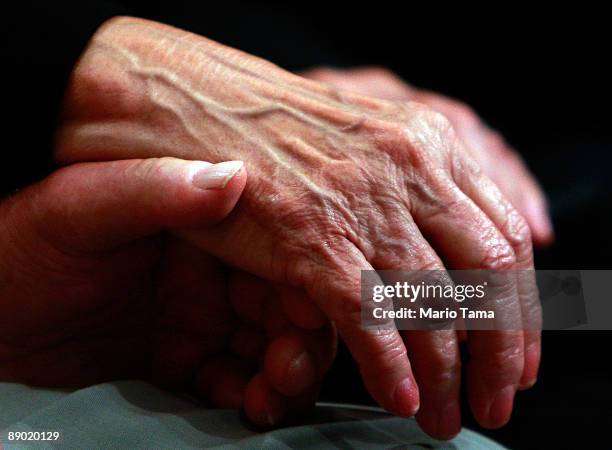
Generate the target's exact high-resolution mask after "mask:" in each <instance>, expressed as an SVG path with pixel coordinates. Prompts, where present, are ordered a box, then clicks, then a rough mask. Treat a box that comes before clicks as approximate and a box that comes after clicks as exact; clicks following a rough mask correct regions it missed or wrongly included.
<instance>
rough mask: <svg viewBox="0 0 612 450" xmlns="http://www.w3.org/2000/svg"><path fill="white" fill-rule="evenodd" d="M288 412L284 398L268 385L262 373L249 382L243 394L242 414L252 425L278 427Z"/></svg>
mask: <svg viewBox="0 0 612 450" xmlns="http://www.w3.org/2000/svg"><path fill="white" fill-rule="evenodd" d="M288 410H289V405H288V402H287V399H286V397H284V396H283V395H282V394H280V393H279V392H278V391H276V390H275V389H274V388H273V387H272V386H271V385H270V383H269V382H268V380H267V379H266V376H265V375H264V374H263V373H259V374H257V375H255V377H253V378H252V379H251V380H250V381H249V383H248V385H247V387H246V390H245V394H244V412H245V414H246V415H247V417H248V418H249V419H250V420H251V421H252V422H253V423H255V424H257V425H260V426H265V427H271V426H274V425H278V424H279V423H281V422H282V420H283V419H284V418H285V417H286V415H287V412H288Z"/></svg>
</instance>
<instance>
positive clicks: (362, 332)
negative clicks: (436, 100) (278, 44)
mask: <svg viewBox="0 0 612 450" xmlns="http://www.w3.org/2000/svg"><path fill="white" fill-rule="evenodd" d="M56 150H57V151H56V158H57V160H58V161H60V162H63V163H74V162H78V161H84V160H90V161H96V160H98V161H99V160H113V159H120V158H129V157H142V156H147V157H148V156H163V155H176V156H181V157H183V158H193V159H206V160H210V161H221V160H226V159H240V160H244V161H245V163H246V165H247V167H248V170H249V184H248V186H247V188H246V189H245V192H244V195H243V197H242V199H241V202H240V204H239V206H238V208H236V209H235V210H234V211H233V212H232V214H231V215H230V216H229V217H228V218H227V220H225V221H224V223H223V224H222V225H220V226H216V227H212V228H210V229H208V230H207V231H206V233H201V232H199V231H198V230H196V229H193V230H184V231H183V232H181V233H180V235H181V236H183V237H185V238H187V239H189V240H190V241H191V242H194V243H196V244H197V245H198V246H200V247H201V248H203V249H205V250H206V251H208V252H210V253H211V254H213V255H215V256H217V257H219V258H221V259H222V260H224V261H225V262H226V263H228V264H230V265H231V266H233V267H236V268H239V269H241V270H243V271H245V272H247V273H250V274H253V275H256V276H258V277H262V278H265V279H267V280H268V281H272V282H274V283H280V284H282V285H287V286H291V287H292V288H294V289H296V290H298V291H299V292H300V294H301V295H303V296H306V297H308V298H309V299H310V300H311V301H314V302H315V303H316V304H317V305H318V306H319V308H320V309H321V310H322V311H323V312H324V313H325V315H326V317H327V318H328V319H329V320H332V321H334V322H335V324H336V326H337V329H338V331H339V332H340V334H341V336H342V337H343V339H344V340H345V341H346V343H347V345H348V347H349V348H350V350H351V352H352V354H353V356H354V358H355V359H356V361H357V363H358V364H359V367H360V370H361V374H362V376H363V379H364V381H365V384H366V386H367V387H368V389H369V391H370V392H371V394H372V395H373V396H374V397H375V399H376V400H377V401H378V402H379V403H380V404H381V405H382V406H383V407H385V408H386V409H388V410H389V411H392V412H394V413H396V414H398V415H403V416H410V415H413V414H415V413H416V411H417V410H419V405H421V409H420V411H419V420H420V422H421V424H422V426H423V427H424V428H425V429H426V430H427V431H428V432H429V433H431V434H433V435H435V436H437V437H441V438H446V437H450V436H452V435H454V434H456V433H457V432H458V431H459V428H460V412H459V403H458V402H459V386H460V359H459V351H458V345H457V335H456V333H455V332H454V331H452V330H449V331H440V332H436V333H427V332H411V333H403V334H402V335H400V333H399V332H398V331H397V330H395V329H391V328H389V329H377V330H372V329H365V328H364V327H362V324H361V317H360V312H361V298H360V297H361V296H360V294H361V292H360V275H361V270H372V269H397V270H422V269H436V270H440V271H444V270H445V269H446V268H453V269H533V257H532V246H531V235H530V230H529V227H528V225H527V223H526V221H525V220H524V219H523V217H522V216H521V215H520V214H519V213H518V212H517V211H516V209H515V208H514V207H513V206H512V204H511V202H510V201H509V200H508V199H507V198H506V197H505V196H504V195H503V194H502V193H501V192H500V191H499V189H498V187H497V186H496V185H495V183H493V182H492V181H491V180H490V178H488V177H487V176H486V175H485V174H484V172H483V171H482V169H481V168H480V166H479V165H478V163H477V162H476V161H475V160H474V159H473V157H472V156H471V155H470V154H469V153H468V152H467V151H466V149H465V148H464V147H463V145H462V144H461V141H460V140H459V139H458V138H457V136H456V135H455V133H454V131H453V128H452V126H451V124H450V123H449V121H448V120H447V119H446V118H445V117H444V116H443V115H441V114H440V113H438V112H436V111H435V110H433V109H431V108H429V107H427V106H424V105H420V104H416V103H407V102H403V103H400V102H389V101H385V100H380V99H375V98H370V97H365V96H362V95H359V94H355V93H350V92H346V91H341V90H338V89H336V88H333V87H330V86H329V85H324V84H321V83H318V82H314V81H312V80H307V79H304V78H302V77H298V76H295V75H293V74H290V73H287V72H285V71H283V70H281V69H279V68H278V67H276V66H274V65H272V64H270V63H268V62H266V61H262V60H260V59H257V58H254V57H252V56H249V55H246V54H244V53H242V52H239V51H236V50H233V49H230V48H228V47H225V46H222V45H220V44H217V43H214V42H211V41H209V40H207V39H205V38H202V37H200V36H196V35H192V34H189V33H186V32H183V31H180V30H177V29H174V28H171V27H167V26H164V25H161V24H157V23H153V22H147V21H143V20H138V19H131V18H117V19H113V20H111V21H110V22H107V24H105V26H103V27H102V28H101V29H100V30H99V31H98V32H97V33H96V35H95V36H94V38H93V39H92V41H91V43H90V45H89V46H88V48H87V50H86V51H85V53H84V54H83V56H82V58H81V60H80V62H79V64H78V66H77V67H76V68H75V71H74V73H73V77H72V80H71V82H70V84H69V87H68V90H67V93H66V99H65V104H64V118H63V122H62V124H61V126H60V129H59V130H58V138H57V149H56ZM504 288H505V292H506V293H505V295H504V297H503V298H496V299H493V300H492V303H493V304H496V305H499V307H500V308H502V309H503V314H505V315H510V316H512V317H517V318H521V320H522V322H523V325H524V326H523V328H524V329H525V330H537V329H538V328H539V322H540V320H541V318H540V309H539V304H538V294H537V289H536V287H535V283H534V282H533V279H532V277H530V276H526V277H524V276H523V277H519V278H514V279H511V280H510V281H509V282H508V284H507V285H505V286H504ZM301 295H300V296H301ZM468 346H469V350H470V361H469V367H468V380H467V383H468V391H469V398H470V403H471V407H472V410H473V412H474V414H475V416H476V418H477V419H478V421H479V422H480V423H481V424H483V425H484V426H487V427H497V426H501V425H503V424H504V423H505V422H506V421H507V420H508V419H509V417H510V414H511V411H512V405H513V399H514V396H515V392H516V390H517V389H518V388H523V387H527V386H529V385H531V384H532V383H534V382H535V379H536V374H537V369H538V363H539V357H540V335H539V332H538V331H526V332H523V330H516V331H490V332H486V331H476V332H471V333H469V334H468ZM407 353H409V356H410V360H409V358H408V354H407ZM413 370H414V372H415V375H416V378H417V379H418V382H419V385H418V387H417V383H416V381H415V376H414V375H413ZM419 396H420V397H421V398H422V402H420V400H419Z"/></svg>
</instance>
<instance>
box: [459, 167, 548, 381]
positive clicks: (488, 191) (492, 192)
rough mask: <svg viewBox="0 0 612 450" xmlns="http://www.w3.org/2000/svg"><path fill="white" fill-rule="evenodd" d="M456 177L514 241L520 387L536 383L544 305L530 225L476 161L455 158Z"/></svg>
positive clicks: (507, 238) (463, 188)
mask: <svg viewBox="0 0 612 450" xmlns="http://www.w3.org/2000/svg"><path fill="white" fill-rule="evenodd" d="M455 164H456V167H455V169H454V170H453V174H454V179H455V182H456V183H457V185H458V186H459V187H460V188H461V190H462V191H463V192H464V193H465V194H466V195H468V196H469V197H470V198H471V199H472V200H473V201H474V203H476V205H478V206H479V207H480V209H482V211H483V212H484V213H485V214H487V215H488V217H489V218H490V219H491V220H492V221H493V223H494V224H495V225H496V226H497V228H498V229H499V230H501V232H502V234H503V235H504V237H505V238H506V240H507V242H509V243H510V244H511V245H512V249H513V251H514V255H515V260H516V262H515V268H516V269H517V287H518V294H519V300H520V306H521V317H522V326H523V328H522V329H523V333H524V346H525V347H524V355H525V359H524V367H523V374H522V377H521V381H520V385H519V387H520V388H521V389H524V388H527V387H530V386H531V385H533V384H534V383H535V381H536V378H537V373H538V366H539V361H540V348H541V347H540V334H541V333H540V330H541V327H542V309H541V305H540V301H539V295H538V287H537V284H536V279H535V269H534V265H533V250H532V244H531V242H532V240H531V235H530V228H529V226H528V225H527V223H526V221H525V220H524V219H523V218H522V217H521V216H520V215H519V213H518V212H517V211H516V210H515V209H514V207H513V206H512V205H511V204H510V202H509V201H508V200H506V199H505V197H504V196H503V195H502V194H501V192H500V191H499V189H498V188H497V186H496V185H495V184H494V183H493V182H492V181H491V180H490V179H489V178H488V177H487V176H485V175H484V174H483V173H482V172H481V171H480V170H478V169H477V168H476V167H475V166H474V164H471V163H470V162H466V160H465V159H462V160H460V161H457V162H455Z"/></svg>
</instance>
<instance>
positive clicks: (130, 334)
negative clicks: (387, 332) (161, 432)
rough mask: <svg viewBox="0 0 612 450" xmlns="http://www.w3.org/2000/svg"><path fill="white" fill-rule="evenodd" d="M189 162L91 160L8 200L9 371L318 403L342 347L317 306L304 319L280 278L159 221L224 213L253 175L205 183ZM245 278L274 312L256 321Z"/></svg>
mask: <svg viewBox="0 0 612 450" xmlns="http://www.w3.org/2000/svg"><path fill="white" fill-rule="evenodd" d="M186 167H187V166H186V164H185V163H182V162H180V161H178V160H172V159H168V158H166V159H161V160H155V159H151V160H141V161H136V160H135V161H118V162H112V163H98V164H79V165H75V166H71V167H69V168H66V169H63V170H60V171H58V172H56V173H55V174H53V175H51V176H50V177H49V178H47V179H46V180H44V181H42V182H40V183H38V184H36V185H33V186H30V187H29V188H27V189H25V190H23V191H21V192H20V193H18V194H16V195H15V196H13V197H12V198H10V199H8V200H6V201H4V202H2V203H0V217H1V221H0V230H1V231H2V232H1V233H0V253H1V254H2V255H3V258H2V261H1V262H0V280H2V283H0V310H1V311H2V314H0V328H1V329H2V335H1V336H0V380H2V381H19V382H24V383H29V384H33V385H39V386H55V387H80V386H86V385H91V384H94V383H100V382H105V381H111V380H116V379H125V378H144V379H148V380H151V381H154V382H157V383H160V384H161V385H163V386H168V387H172V388H175V389H177V388H178V389H188V390H195V392H196V393H199V394H200V395H201V396H202V397H203V398H204V399H206V400H208V401H210V402H211V403H212V404H213V405H215V406H219V407H225V408H243V407H244V409H245V411H246V413H247V416H248V417H250V418H251V419H252V420H253V421H254V422H256V423H259V424H261V425H273V424H277V423H279V422H280V421H281V420H283V419H285V418H287V417H288V416H289V415H290V414H291V413H293V412H295V411H296V410H297V411H298V412H299V411H301V410H304V409H306V408H308V407H309V406H311V405H312V404H313V403H314V399H315V395H316V389H317V385H318V382H319V380H320V377H321V375H322V374H323V373H324V372H325V371H326V370H327V368H328V367H329V364H330V362H331V359H332V358H333V351H334V350H335V334H334V332H333V329H331V328H329V326H326V322H325V321H324V320H323V319H322V315H321V313H320V312H319V311H318V310H316V308H314V307H313V306H312V304H308V305H307V306H309V309H307V310H305V311H304V310H303V308H302V315H306V316H307V317H310V318H311V320H310V322H306V323H304V322H303V321H302V322H300V321H298V322H297V324H294V322H293V321H291V317H293V316H295V315H296V313H295V307H293V305H294V303H290V304H289V303H287V306H288V307H285V308H284V307H283V306H282V305H281V300H280V294H278V293H277V291H276V290H272V289H271V287H270V286H269V284H264V283H262V282H261V281H258V280H251V279H250V278H248V277H247V275H246V274H242V273H239V272H236V271H233V272H232V271H229V270H228V268H227V267H226V266H225V265H223V264H222V263H220V262H219V261H218V260H217V259H215V258H213V257H211V256H209V255H206V254H204V253H202V252H201V251H200V250H199V249H196V248H195V247H193V246H192V245H189V244H188V243H186V242H184V241H178V240H176V239H174V238H171V237H169V236H167V235H165V234H163V233H161V231H162V230H164V229H165V228H167V227H170V228H171V227H173V226H174V227H184V226H187V225H190V226H199V227H202V226H208V225H210V224H212V223H216V222H218V221H220V220H221V219H222V218H223V217H224V216H226V215H227V213H228V212H229V211H231V209H232V208H233V206H234V204H235V202H236V201H237V199H238V197H239V196H240V194H241V192H242V189H243V187H244V184H245V181H246V174H245V172H244V171H242V172H240V173H238V174H237V175H236V176H235V177H234V178H233V179H232V181H231V183H230V184H229V185H228V186H227V187H226V188H225V189H223V190H207V191H203V190H197V189H194V188H193V187H189V186H186V185H185V183H184V182H183V180H184V179H185V177H184V175H186V174H187V172H188V170H187V169H186ZM245 283H248V284H249V288H250V295H249V297H248V298H255V296H257V295H258V301H259V302H260V303H261V305H262V308H263V307H264V306H267V307H268V309H269V313H268V314H267V317H268V318H269V319H274V320H273V321H272V322H270V323H264V321H263V318H262V317H258V318H256V320H247V319H248V318H246V319H245V317H244V313H243V311H242V310H243V309H244V308H242V309H241V305H242V303H241V302H243V298H247V297H246V295H245V292H244V285H245ZM262 284H264V286H265V289H264V288H263V287H261V285H262ZM285 291H287V290H286V289H283V290H281V292H285ZM285 295H289V296H291V295H293V292H292V291H289V292H288V293H287V294H285ZM233 306H236V307H235V308H234V307H233ZM287 315H288V317H289V318H288V319H287V318H286V316H287ZM304 325H307V326H306V327H304ZM308 325H310V326H309V327H308ZM245 336H246V338H247V339H248V342H249V343H250V345H245V343H244V341H245ZM255 343H256V344H257V345H254V344H255ZM304 355H305V356H304ZM300 356H301V359H299V357H300ZM309 357H310V358H311V359H308V358H309ZM296 359H297V362H296ZM247 389H249V391H248V393H245V391H246V390H247ZM285 394H286V395H285Z"/></svg>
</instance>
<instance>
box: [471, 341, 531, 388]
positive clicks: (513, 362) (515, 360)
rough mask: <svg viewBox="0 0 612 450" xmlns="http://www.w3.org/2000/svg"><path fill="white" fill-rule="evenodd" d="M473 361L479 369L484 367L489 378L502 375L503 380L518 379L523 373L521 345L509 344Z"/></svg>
mask: <svg viewBox="0 0 612 450" xmlns="http://www.w3.org/2000/svg"><path fill="white" fill-rule="evenodd" d="M474 359H476V361H477V362H478V363H479V364H480V365H481V367H483V366H486V371H487V373H489V374H490V376H491V377H496V376H497V374H500V373H504V378H513V379H518V378H519V377H520V376H521V374H522V372H523V364H524V361H523V359H524V354H523V346H522V343H516V342H512V343H509V344H507V345H505V346H503V347H501V348H498V349H495V350H493V351H491V352H488V353H484V354H482V355H480V356H479V357H477V358H474Z"/></svg>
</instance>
